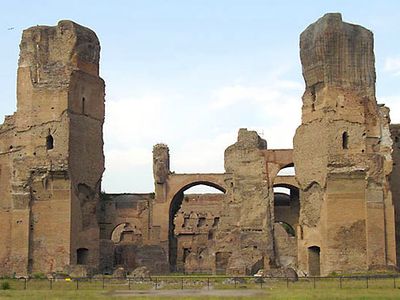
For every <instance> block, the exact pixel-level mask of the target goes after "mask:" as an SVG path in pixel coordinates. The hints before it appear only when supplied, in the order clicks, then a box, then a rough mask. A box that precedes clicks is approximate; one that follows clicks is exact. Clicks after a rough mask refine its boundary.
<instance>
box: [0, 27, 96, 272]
mask: <svg viewBox="0 0 400 300" xmlns="http://www.w3.org/2000/svg"><path fill="white" fill-rule="evenodd" d="M99 53H100V45H99V41H98V39H97V37H96V35H95V33H94V32H93V31H91V30H90V29H88V28H85V27H83V26H80V25H78V24H76V23H74V22H71V21H60V22H59V23H58V24H57V26H53V27H51V26H35V27H31V28H29V29H27V30H24V32H23V35H22V40H21V44H20V58H19V65H18V78H17V112H16V114H15V122H14V124H13V125H14V128H13V130H14V131H13V141H12V149H13V151H12V155H11V165H12V176H11V183H12V184H11V186H12V188H11V191H10V193H11V197H12V201H13V202H12V216H13V217H12V222H11V234H12V238H11V250H10V260H11V261H12V262H13V267H12V271H13V272H15V273H16V274H18V275H25V274H26V273H35V272H44V273H47V272H56V271H59V272H68V271H70V270H71V269H70V267H71V266H75V265H77V264H80V265H82V266H81V268H84V269H88V268H89V269H95V268H97V265H98V260H99V229H98V224H97V218H96V207H97V204H98V201H99V193H100V184H101V178H102V174H103V171H104V155H103V140H102V128H103V121H104V82H103V80H102V79H101V78H100V77H99ZM0 247H1V246H0Z"/></svg>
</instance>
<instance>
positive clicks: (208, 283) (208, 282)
mask: <svg viewBox="0 0 400 300" xmlns="http://www.w3.org/2000/svg"><path fill="white" fill-rule="evenodd" d="M207 289H208V290H209V289H210V277H207Z"/></svg>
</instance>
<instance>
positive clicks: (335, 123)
mask: <svg viewBox="0 0 400 300" xmlns="http://www.w3.org/2000/svg"><path fill="white" fill-rule="evenodd" d="M300 57H301V61H302V66H303V76H304V80H305V82H306V90H305V92H304V95H303V108H302V124H301V125H300V126H299V128H298V129H297V131H296V135H295V137H294V163H295V168H296V179H297V181H298V182H299V184H300V202H301V211H300V225H301V228H300V233H301V236H300V238H299V243H298V247H299V254H298V255H299V267H300V269H302V270H304V271H305V272H307V270H308V268H309V267H308V265H307V261H308V258H307V256H308V254H307V249H308V248H309V247H320V249H321V252H320V255H321V274H328V273H330V272H332V271H343V272H347V271H354V270H365V269H366V268H368V267H372V266H376V265H381V266H387V265H391V264H393V263H394V262H395V258H394V256H393V249H394V240H393V236H394V235H393V229H392V228H391V226H390V224H388V223H387V221H386V220H390V219H391V218H392V215H393V207H392V201H391V195H390V190H389V188H388V187H389V185H388V181H387V176H388V175H389V174H390V172H391V169H390V166H391V163H392V162H391V154H390V152H391V141H390V137H389V130H388V124H389V120H388V111H386V110H385V108H383V107H382V108H380V107H378V105H377V104H376V99H375V67H374V62H375V60H374V53H373V36H372V33H371V32H370V31H369V30H367V29H365V28H363V27H361V26H358V25H353V24H348V23H344V22H342V19H341V15H340V14H326V15H325V16H323V17H322V18H321V19H319V20H318V21H317V22H315V23H314V24H311V25H310V26H309V27H308V28H307V29H306V30H305V31H304V32H303V33H302V34H301V37H300ZM347 212H349V213H347ZM385 216H386V217H385ZM385 222H386V224H385ZM387 225H389V227H387ZM350 229H351V230H350ZM349 230H350V231H349ZM343 232H347V233H346V234H343ZM349 235H351V237H350V238H349V237H348V236H349ZM351 240H353V241H354V242H353V243H351V245H349V243H350V241H351ZM356 241H357V245H356V244H355V242H356ZM349 247H352V249H351V250H350V249H349ZM349 251H351V253H350V252H349ZM344 253H345V256H346V258H345V259H343V257H341V256H342V255H343V254H344Z"/></svg>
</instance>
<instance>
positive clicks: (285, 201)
mask: <svg viewBox="0 0 400 300" xmlns="http://www.w3.org/2000/svg"><path fill="white" fill-rule="evenodd" d="M273 191H274V216H275V222H284V223H286V224H288V225H290V226H291V227H292V228H296V226H297V224H298V223H299V215H300V201H299V189H298V188H297V187H295V186H292V185H288V184H276V185H274V187H273Z"/></svg>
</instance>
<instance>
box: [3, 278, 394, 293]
mask: <svg viewBox="0 0 400 300" xmlns="http://www.w3.org/2000/svg"><path fill="white" fill-rule="evenodd" d="M399 278H400V275H397V274H396V275H368V276H332V277H299V278H290V277H255V276H238V277H232V276H152V277H146V278H111V277H100V278H99V277H96V278H89V277H88V278H62V279H61V278H60V279H54V278H38V279H34V278H29V279H27V278H20V279H16V278H11V279H10V278H1V279H0V289H13V290H29V289H30V290H44V289H47V290H79V289H82V290H101V289H104V290H107V289H113V290H150V289H154V290H158V289H235V288H253V289H262V288H287V289H338V288H339V289H346V288H352V289H354V288H359V289H368V288H375V289H384V288H385V289H386V288H398V287H399V288H400V281H399Z"/></svg>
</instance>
